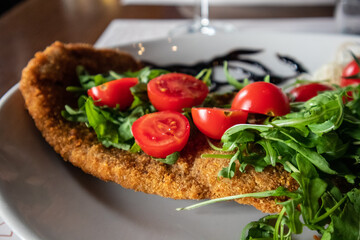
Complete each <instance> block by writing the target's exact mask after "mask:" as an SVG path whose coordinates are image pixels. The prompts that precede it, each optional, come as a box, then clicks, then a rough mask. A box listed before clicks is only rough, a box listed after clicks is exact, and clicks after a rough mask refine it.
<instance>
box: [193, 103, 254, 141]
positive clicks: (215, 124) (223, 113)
mask: <svg viewBox="0 0 360 240" xmlns="http://www.w3.org/2000/svg"><path fill="white" fill-rule="evenodd" d="M191 115H192V117H193V120H194V123H195V125H196V127H197V128H198V129H199V130H200V131H201V132H202V133H203V134H205V135H206V136H208V137H210V138H213V139H216V140H220V139H221V137H222V135H223V134H224V132H225V131H226V130H227V129H228V128H230V127H232V126H234V125H235V124H240V123H246V119H247V116H248V113H247V112H245V111H241V110H231V109H222V108H192V109H191Z"/></svg>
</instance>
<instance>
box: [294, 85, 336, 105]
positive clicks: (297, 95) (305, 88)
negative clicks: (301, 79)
mask: <svg viewBox="0 0 360 240" xmlns="http://www.w3.org/2000/svg"><path fill="white" fill-rule="evenodd" d="M331 90H334V89H333V88H332V87H330V86H328V85H324V84H320V83H309V84H305V85H301V86H299V87H296V88H294V89H293V90H291V91H290V96H291V98H292V99H293V100H294V102H306V101H307V100H309V99H311V98H313V97H315V96H317V95H318V92H323V91H331Z"/></svg>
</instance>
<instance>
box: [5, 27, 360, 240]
mask: <svg viewBox="0 0 360 240" xmlns="http://www.w3.org/2000/svg"><path fill="white" fill-rule="evenodd" d="M350 40H351V41H354V40H355V41H358V42H360V39H359V38H357V37H351V36H348V37H345V36H330V35H305V34H279V33H276V34H273V33H254V32H253V33H248V34H245V33H243V34H237V35H226V36H216V37H212V38H209V37H199V36H195V37H194V36H193V37H185V38H179V39H177V40H171V41H169V40H167V39H165V40H159V41H153V42H147V43H142V44H140V45H139V44H133V45H129V46H124V47H123V49H125V50H127V51H129V52H131V53H133V54H134V55H137V53H138V51H139V50H141V49H142V50H143V51H142V55H141V56H138V57H140V58H142V59H147V60H151V61H153V62H156V63H159V64H168V63H176V62H182V63H194V62H197V61H199V60H205V59H209V58H210V57H213V56H215V55H218V54H223V53H226V52H228V51H229V50H231V49H234V48H257V49H258V48H261V49H264V50H266V51H265V52H264V53H262V54H261V55H259V56H257V57H256V56H254V58H259V57H260V58H261V61H262V62H263V63H266V64H267V65H268V66H271V67H273V68H272V69H274V70H276V71H289V68H288V66H284V64H280V63H279V62H278V61H277V60H276V58H274V54H275V53H277V52H278V53H282V54H288V55H290V56H293V57H295V58H296V59H297V60H299V61H300V62H301V63H302V64H303V65H304V66H305V67H307V68H308V69H309V70H310V71H313V70H315V69H316V68H318V67H320V66H321V65H322V64H323V63H325V62H328V61H329V60H331V58H332V56H333V54H334V52H335V50H336V49H337V47H338V46H339V45H340V44H342V43H343V42H347V41H350ZM139 46H140V47H139ZM174 46H176V47H174ZM139 48H140V49H139ZM144 49H145V51H144ZM175 49H176V51H174V50H175ZM193 203H194V201H183V200H172V199H165V198H161V197H159V196H154V195H147V194H144V193H137V192H133V191H131V190H126V189H123V188H122V187H120V186H119V185H116V184H114V183H105V182H102V181H100V180H98V179H96V178H94V177H92V176H89V175H87V174H85V173H83V172H82V171H81V170H79V169H77V168H75V167H73V166H72V165H71V164H69V163H65V162H64V161H62V159H61V158H60V157H59V156H58V155H57V154H56V153H55V152H54V151H53V150H52V149H51V147H49V145H48V144H47V143H46V142H45V141H44V140H43V138H42V137H41V135H40V133H39V132H38V130H37V129H36V128H35V127H34V124H33V121H32V119H31V118H30V117H29V115H28V113H27V112H26V110H25V108H24V102H23V99H22V96H21V94H20V93H19V91H18V87H17V86H14V87H13V88H12V89H11V90H10V91H9V92H8V93H7V94H6V95H5V96H4V97H3V98H2V99H1V101H0V215H1V216H2V217H3V218H4V220H5V221H6V222H7V223H8V224H9V226H10V227H11V228H12V229H13V230H14V231H15V233H16V234H17V235H18V236H20V237H21V238H22V239H26V240H38V239H43V240H57V239H59V240H60V239H72V240H77V239H89V240H90V239H125V240H127V239H132V240H133V239H149V240H151V239H157V240H159V239H224V240H225V239H238V238H239V236H240V233H241V229H242V228H243V227H244V226H245V225H246V224H247V223H248V222H250V221H253V220H257V219H259V218H260V217H261V216H263V214H262V213H260V212H259V211H257V210H256V209H254V208H253V207H250V206H240V205H238V204H236V203H232V202H227V203H219V204H216V205H211V206H208V207H203V208H200V209H195V210H192V211H183V212H177V211H175V208H177V207H182V206H187V205H190V204H193ZM311 235H312V233H305V234H303V235H302V236H301V237H299V238H297V239H311Z"/></svg>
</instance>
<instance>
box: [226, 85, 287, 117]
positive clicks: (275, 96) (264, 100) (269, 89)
mask: <svg viewBox="0 0 360 240" xmlns="http://www.w3.org/2000/svg"><path fill="white" fill-rule="evenodd" d="M231 109H238V110H243V111H248V112H250V113H257V114H265V115H268V116H282V115H285V114H288V113H289V112H290V105H289V99H288V97H287V96H286V95H285V94H284V93H283V92H282V91H281V89H280V88H278V87H277V86H275V85H274V84H272V83H268V82H254V83H251V84H249V85H247V86H245V87H244V88H243V89H241V90H240V91H239V92H238V93H237V94H236V96H235V98H234V100H233V102H232V105H231Z"/></svg>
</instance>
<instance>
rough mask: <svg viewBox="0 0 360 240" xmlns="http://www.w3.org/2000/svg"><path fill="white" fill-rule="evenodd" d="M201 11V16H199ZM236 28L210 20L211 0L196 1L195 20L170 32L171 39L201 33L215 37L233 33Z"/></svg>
mask: <svg viewBox="0 0 360 240" xmlns="http://www.w3.org/2000/svg"><path fill="white" fill-rule="evenodd" d="M199 10H200V14H198V12H199ZM233 31H235V27H234V26H233V25H231V24H228V23H223V24H214V23H212V22H210V19H209V0H196V3H195V6H194V18H193V20H192V21H191V22H190V23H187V24H184V25H181V26H176V27H175V28H173V29H171V30H170V32H169V36H170V37H175V36H179V35H184V34H194V33H200V34H204V35H209V36H212V35H215V34H216V33H220V32H222V33H223V32H233Z"/></svg>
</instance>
